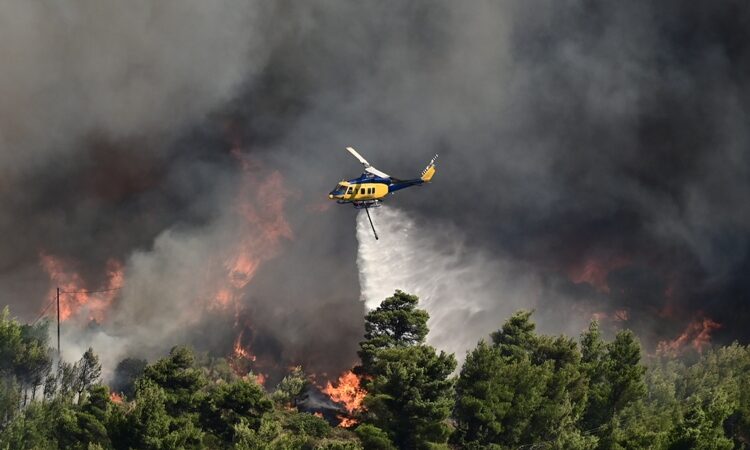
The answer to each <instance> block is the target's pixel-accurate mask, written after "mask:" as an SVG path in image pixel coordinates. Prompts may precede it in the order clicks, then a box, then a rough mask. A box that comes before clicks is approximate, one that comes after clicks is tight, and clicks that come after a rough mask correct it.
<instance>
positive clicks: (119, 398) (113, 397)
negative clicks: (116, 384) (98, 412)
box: [109, 392, 122, 403]
mask: <svg viewBox="0 0 750 450" xmlns="http://www.w3.org/2000/svg"><path fill="white" fill-rule="evenodd" d="M109 399H110V400H112V402H113V403H122V395H120V394H118V393H117V392H110V394H109Z"/></svg>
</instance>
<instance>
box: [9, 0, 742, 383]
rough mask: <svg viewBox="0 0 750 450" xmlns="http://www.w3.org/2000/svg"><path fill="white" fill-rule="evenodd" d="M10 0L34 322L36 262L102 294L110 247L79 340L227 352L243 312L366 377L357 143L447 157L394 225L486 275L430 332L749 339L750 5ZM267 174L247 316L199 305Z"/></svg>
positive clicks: (305, 350)
mask: <svg viewBox="0 0 750 450" xmlns="http://www.w3.org/2000/svg"><path fill="white" fill-rule="evenodd" d="M259 3H263V2H259ZM0 8H1V10H2V15H1V16H2V17H3V18H4V19H3V26H2V27H0V38H2V39H0V55H2V56H3V61H4V70H3V71H2V73H1V74H0V92H2V97H3V98H4V99H5V101H3V102H2V105H0V146H1V147H0V164H2V165H1V166H0V173H2V179H1V180H0V205H2V207H0V231H1V232H2V235H3V236H4V237H5V238H6V239H4V241H3V244H2V252H0V287H2V294H0V295H2V300H0V301H1V302H2V303H7V304H10V305H11V306H12V309H13V311H14V312H15V314H18V315H20V316H21V317H24V318H28V319H33V318H35V317H36V315H37V314H38V313H39V311H40V309H41V308H42V307H43V306H44V305H45V303H46V301H47V300H48V299H47V298H46V296H47V293H48V290H49V287H50V281H49V279H48V277H47V274H46V273H45V272H44V270H42V268H41V267H40V265H39V254H40V252H46V253H47V254H52V255H56V256H59V257H61V258H65V259H66V260H67V261H70V265H71V266H72V267H73V268H74V269H75V270H76V271H77V272H79V273H80V274H81V276H82V277H83V278H84V279H85V281H86V284H87V285H89V286H92V287H95V286H99V285H101V284H102V283H103V282H104V278H105V277H106V274H105V270H104V267H105V265H106V263H107V261H108V260H110V259H112V258H115V259H117V260H120V261H122V262H123V264H124V266H125V280H126V284H125V288H124V289H123V290H122V292H121V293H120V295H118V297H117V298H116V305H114V306H113V308H112V312H111V314H110V315H109V316H108V320H107V323H104V324H101V329H98V328H97V329H95V330H91V329H89V330H88V331H87V332H85V333H84V332H73V331H72V330H71V331H70V333H71V334H70V335H69V336H70V340H71V342H73V341H75V343H76V345H78V346H80V347H85V346H87V345H88V344H89V342H96V343H99V344H98V345H99V346H101V347H102V350H100V352H103V351H105V349H113V350H112V353H113V356H112V358H120V357H123V356H126V355H132V356H139V355H136V354H137V353H138V352H141V353H143V354H144V355H145V356H155V355H156V354H159V352H162V351H164V349H166V348H168V347H169V346H171V345H173V344H175V343H178V342H181V341H190V342H192V343H194V344H195V345H196V346H198V347H202V348H204V349H209V350H212V351H215V352H218V353H221V352H228V351H231V346H232V342H233V340H234V338H235V337H236V335H237V331H238V329H240V328H242V327H243V326H246V327H248V328H247V329H248V331H247V332H246V334H245V335H244V336H246V337H245V338H244V339H247V342H246V343H247V344H248V345H250V344H251V346H252V348H253V350H254V351H255V352H256V353H257V354H258V360H259V361H268V364H269V365H272V362H274V361H275V363H276V364H277V365H279V366H283V367H285V366H286V365H288V364H291V363H304V364H306V365H308V366H312V369H313V370H315V371H329V372H336V371H338V370H341V369H343V368H345V367H346V366H348V365H350V364H351V363H352V362H353V361H354V360H355V358H356V355H355V352H354V350H355V348H356V343H357V340H358V339H359V335H360V333H361V321H362V312H363V305H362V304H361V303H360V302H359V299H360V296H361V295H364V296H365V298H367V292H372V291H367V289H366V286H363V289H362V292H361V293H360V285H359V282H360V280H364V281H363V283H365V284H366V283H367V282H368V281H367V279H368V278H367V277H368V276H369V277H370V278H369V279H370V280H372V276H373V273H371V272H367V271H368V270H369V269H368V267H373V266H372V265H366V264H363V263H362V251H364V250H368V251H371V250H372V248H371V245H370V244H371V243H370V244H367V245H368V247H367V249H364V248H363V247H361V244H359V243H358V241H357V239H356V238H355V226H356V225H355V224H356V219H355V213H354V211H353V210H350V209H349V208H345V207H335V206H334V207H328V206H327V204H326V203H325V202H326V199H325V193H326V192H327V191H328V190H329V189H330V188H331V187H332V186H333V184H334V183H335V182H336V181H337V180H338V179H340V178H341V177H344V176H356V175H357V174H358V171H359V167H358V164H357V163H356V161H354V160H353V159H352V158H351V157H350V156H349V155H348V154H347V153H346V152H345V151H344V150H343V149H344V147H345V146H347V145H354V146H356V147H357V148H358V149H359V150H360V151H361V152H362V153H363V154H364V155H365V156H366V157H367V158H368V159H369V160H370V161H371V162H372V163H374V164H375V165H376V166H377V167H378V168H380V169H382V170H385V171H386V172H388V173H391V174H392V175H395V176H399V177H408V176H416V175H417V174H418V173H419V170H420V169H421V168H422V167H423V166H424V164H425V163H426V162H427V161H428V160H429V158H430V157H431V156H432V154H434V153H436V152H439V153H440V154H441V156H440V160H439V170H438V174H437V175H436V177H435V180H434V183H432V185H430V186H429V187H424V188H419V189H410V190H406V191H403V192H402V193H399V195H397V196H395V197H393V198H391V199H389V203H390V204H391V205H392V206H393V207H395V208H397V211H399V213H398V214H397V215H396V218H395V219H394V221H395V220H405V221H407V222H405V223H404V224H400V223H390V222H389V223H388V224H386V225H385V226H384V228H383V231H384V232H385V231H386V230H395V231H397V230H399V229H400V228H399V227H400V226H401V225H405V224H406V223H408V224H409V226H412V227H413V228H412V230H414V231H413V233H417V234H418V235H419V240H416V241H415V240H410V241H408V242H412V243H414V242H420V243H421V244H420V245H421V247H425V246H427V247H430V249H433V250H435V252H431V253H429V252H428V253H427V254H429V255H442V256H441V257H442V258H446V259H447V260H448V261H449V263H446V264H445V265H440V264H438V265H432V266H429V267H435V270H443V271H445V272H444V273H445V274H446V277H447V278H446V279H455V280H456V284H460V283H462V282H463V281H465V280H466V279H467V278H465V277H468V279H469V280H470V283H469V284H468V286H469V287H470V288H471V289H469V290H468V291H467V292H465V293H463V292H461V291H460V290H456V291H454V290H452V289H451V290H441V291H439V292H438V291H428V292H433V294H432V295H433V297H434V298H425V303H426V304H427V305H429V309H430V310H431V313H432V314H433V317H434V318H436V319H435V320H433V323H432V326H433V328H436V327H442V330H437V329H436V330H435V333H436V335H437V336H441V338H440V339H439V340H438V341H436V342H437V343H440V345H444V346H446V347H449V348H451V349H453V350H457V351H459V352H460V351H461V349H462V348H464V347H465V346H466V345H471V344H470V343H471V342H473V341H474V340H475V339H476V338H478V337H479V336H483V335H486V334H487V333H489V332H490V331H493V329H495V328H497V327H498V326H499V325H500V324H501V323H502V321H503V320H504V319H505V315H507V314H508V312H509V311H510V310H512V309H513V308H516V307H523V306H525V307H535V308H536V309H537V311H538V318H539V320H540V322H541V325H542V328H543V329H545V331H551V332H559V331H567V332H575V331H577V330H578V329H580V326H581V325H582V324H584V323H585V322H586V321H587V320H588V319H589V318H591V316H592V315H593V314H597V316H598V317H606V318H607V319H606V320H607V321H608V322H607V323H608V325H610V326H611V327H615V328H616V327H621V326H627V327H631V328H635V329H636V330H637V331H639V332H640V333H641V335H642V336H644V337H645V339H646V340H647V343H648V344H649V345H650V346H652V347H651V348H653V345H655V344H656V343H657V342H658V341H660V340H670V339H674V338H675V337H677V336H678V335H679V334H680V333H681V332H682V331H683V329H684V328H685V327H686V326H687V324H688V323H689V322H691V321H692V320H694V319H695V318H698V317H710V318H712V319H714V320H716V321H717V322H720V323H721V324H722V328H721V329H718V330H714V335H715V337H718V338H719V339H720V340H724V341H726V340H731V339H740V340H743V341H747V340H748V338H749V337H750V336H749V335H748V334H747V331H746V327H745V326H744V323H746V322H747V320H748V319H750V317H748V310H747V308H745V306H744V304H745V300H746V296H747V292H748V289H749V288H750V286H749V285H748V281H747V280H748V279H747V276H746V274H747V273H748V270H749V269H750V256H749V254H748V250H749V249H750V243H749V241H748V238H749V237H750V233H749V231H750V227H749V225H750V208H748V206H747V200H746V199H747V197H748V194H749V193H750V173H749V172H750V151H748V144H749V143H750V140H749V139H748V138H749V137H750V136H749V133H748V125H747V124H748V107H749V106H750V105H748V102H749V101H750V96H749V94H750V86H749V85H748V83H750V81H748V80H750V77H748V75H750V74H749V73H748V72H749V70H750V59H749V58H750V44H749V43H750V39H749V38H750V36H749V34H750V31H748V28H747V27H746V26H745V24H746V23H747V22H748V20H749V19H750V7H748V6H747V5H745V4H744V3H743V2H732V1H720V2H711V3H710V4H709V3H705V4H700V5H688V4H685V2H677V1H662V2H656V3H654V2H646V1H634V2H615V1H604V2H589V1H542V0H538V1H536V0H535V1H523V2H522V1H507V2H491V1H478V2H471V3H469V4H464V3H460V2H449V1H437V2H436V1H429V2H428V1H415V2H408V3H402V2H376V1H366V2H356V3H352V2H346V1H329V2H283V1H282V2H276V3H274V4H273V6H268V5H267V4H265V3H264V4H255V3H252V2H251V3H248V2H237V3H234V2H221V3H219V4H216V5H214V4H207V3H205V2H158V3H153V4H152V3H148V2H143V3H142V4H139V5H133V4H132V3H131V4H128V5H124V4H123V5H120V4H119V3H115V2H104V3H102V2H93V1H92V2H69V3H68V2H63V3H57V4H56V6H55V7H50V6H40V5H35V4H28V3H24V2H11V3H7V4H5V5H3V6H2V7H0ZM232 149H234V152H232ZM237 155H241V157H239V158H238V156H237ZM241 161H251V165H252V168H251V169H249V172H248V171H247V170H244V169H243V168H242V164H241ZM274 171H278V172H279V173H280V176H281V177H283V180H284V183H283V185H282V187H277V188H276V189H275V190H271V191H264V192H263V197H262V198H256V196H255V194H250V193H248V194H247V195H246V197H248V198H247V200H248V201H250V202H256V207H257V208H258V209H259V210H263V208H264V206H263V205H264V204H265V203H264V200H268V201H275V200H279V199H282V198H283V204H284V206H283V213H284V219H285V220H286V222H287V223H288V225H289V228H290V230H291V236H290V237H288V238H282V239H279V240H278V242H275V244H274V249H273V251H271V252H270V253H272V255H271V256H268V257H265V258H264V259H263V261H262V262H261V263H260V264H259V266H258V269H257V271H256V273H255V274H254V276H253V279H252V280H251V282H250V283H249V284H248V285H247V287H246V288H245V289H244V290H243V291H242V300H241V302H242V305H243V311H242V317H241V318H240V319H236V318H235V317H234V316H233V315H232V314H223V313H220V312H216V311H214V312H210V311H207V312H205V314H203V315H199V316H198V318H197V319H196V318H195V316H194V315H192V312H191V310H190V308H191V307H193V308H194V302H195V301H196V300H195V299H196V298H203V297H206V296H209V295H210V292H205V291H210V289H211V288H210V287H209V286H208V285H209V284H210V283H211V280H210V279H211V277H213V276H218V275H211V276H208V275H205V273H206V271H209V272H210V270H209V269H207V267H212V266H211V261H212V258H220V257H221V256H222V255H223V253H222V252H223V251H224V249H230V248H232V245H233V244H234V243H236V241H237V239H238V237H239V236H241V235H243V234H242V233H241V232H240V231H238V228H237V227H238V223H241V221H239V222H238V218H237V217H238V216H237V214H236V207H235V205H236V202H235V201H233V200H236V198H237V195H239V194H238V192H240V193H242V192H244V191H241V189H240V188H238V186H241V185H242V183H243V180H245V179H246V178H247V177H250V178H251V180H253V181H252V183H255V184H254V186H256V187H257V189H254V190H251V191H249V192H260V191H261V190H262V189H261V186H263V185H264V184H263V183H264V181H265V180H266V179H267V177H268V176H269V174H271V173H273V172H274ZM381 216H384V217H385V216H387V214H383V215H381ZM402 228H403V227H402ZM253 232H254V233H256V235H257V236H261V235H262V233H261V231H259V229H258V230H255V231H253V230H252V229H251V230H250V234H252V233H253ZM365 236H366V235H365ZM363 237H364V236H360V242H362V238H363ZM384 241H385V239H384ZM397 241H398V240H397ZM260 242H261V241H258V244H257V245H258V246H262V245H263V244H261V243H260ZM391 242H393V240H391ZM432 247H434V248H432ZM259 250H260V249H259ZM383 251H384V252H386V251H388V249H387V248H383ZM358 252H359V256H360V263H361V264H360V265H359V266H358V264H357V261H358ZM446 252H448V253H446ZM451 252H452V253H451ZM370 258H371V259H370V260H369V261H370V263H372V264H375V265H377V263H378V258H377V252H376V253H374V255H373V254H372V253H370ZM412 266H413V264H412ZM427 275H434V274H426V276H427ZM206 277H208V279H209V281H205V280H206V279H207V278H206ZM462 277H464V278H462ZM487 280H489V281H487ZM397 287H398V286H397ZM377 295H381V293H378V294H377ZM382 295H385V294H382ZM461 295H466V297H467V298H460V299H459V298H455V297H458V296H461ZM493 298H494V299H495V300H493ZM508 299H510V300H508ZM368 300H371V299H368ZM455 305H460V307H456V306H455ZM467 314H468V315H467ZM480 317H481V320H478V318H480ZM237 321H239V323H240V325H235V323H237ZM244 324H248V325H244ZM467 329H470V332H466V333H463V332H462V334H460V335H459V334H458V333H459V331H460V330H467ZM450 330H455V331H450ZM452 333H454V334H455V335H456V336H457V339H456V342H460V344H456V343H455V342H454V343H450V342H447V341H445V340H444V339H447V338H444V337H445V336H451V334H452ZM74 335H75V339H74ZM248 336H249V337H248ZM251 341H252V342H251ZM115 348H116V349H117V351H115V350H114V349H115ZM115 354H116V355H115Z"/></svg>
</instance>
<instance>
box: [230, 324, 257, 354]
mask: <svg viewBox="0 0 750 450" xmlns="http://www.w3.org/2000/svg"><path fill="white" fill-rule="evenodd" d="M243 333H244V331H240V334H238V335H237V339H235V340H234V357H235V358H237V359H246V360H248V361H255V359H256V358H255V355H253V354H252V353H251V352H250V350H248V349H246V348H245V347H243V346H242V334H243Z"/></svg>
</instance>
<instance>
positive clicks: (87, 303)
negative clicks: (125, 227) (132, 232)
mask: <svg viewBox="0 0 750 450" xmlns="http://www.w3.org/2000/svg"><path fill="white" fill-rule="evenodd" d="M39 258H40V263H41V265H42V267H43V268H44V270H45V271H46V272H47V274H48V275H49V278H50V281H52V284H53V287H51V288H50V291H49V294H48V298H54V297H55V295H56V294H57V292H56V289H57V288H60V292H61V295H60V319H61V320H67V319H69V318H71V317H72V316H76V315H78V314H88V319H89V320H95V321H97V322H100V323H101V322H102V321H103V320H104V319H105V316H106V312H107V310H108V309H109V307H110V306H111V305H112V302H113V301H114V299H115V297H116V296H117V289H119V288H120V287H122V285H123V283H124V282H125V277H124V274H123V268H122V263H120V262H119V261H117V260H114V259H111V260H109V261H108V262H107V268H106V279H107V281H106V282H105V283H104V284H103V285H100V286H95V287H93V288H89V287H88V286H87V285H86V283H85V282H84V281H83V279H82V277H81V276H80V275H79V274H78V273H76V272H74V271H72V270H70V269H69V268H68V267H67V265H66V263H65V262H64V261H63V260H62V259H61V258H58V257H55V256H52V255H49V254H46V253H41V254H40V256H39ZM91 291H99V292H91Z"/></svg>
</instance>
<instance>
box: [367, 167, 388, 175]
mask: <svg viewBox="0 0 750 450" xmlns="http://www.w3.org/2000/svg"><path fill="white" fill-rule="evenodd" d="M365 172H369V173H371V174H373V175H377V176H379V177H380V178H390V177H391V176H390V175H388V174H387V173H385V172H383V171H382V170H378V169H376V168H374V167H372V166H370V167H366V168H365Z"/></svg>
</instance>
